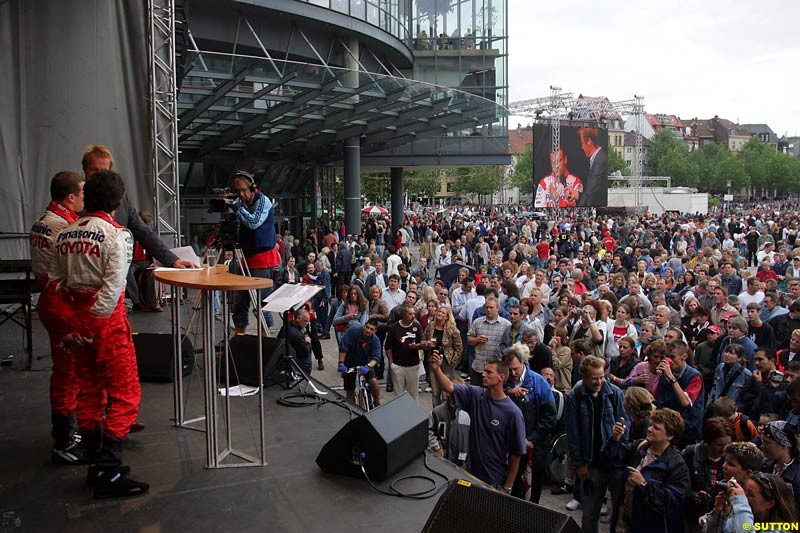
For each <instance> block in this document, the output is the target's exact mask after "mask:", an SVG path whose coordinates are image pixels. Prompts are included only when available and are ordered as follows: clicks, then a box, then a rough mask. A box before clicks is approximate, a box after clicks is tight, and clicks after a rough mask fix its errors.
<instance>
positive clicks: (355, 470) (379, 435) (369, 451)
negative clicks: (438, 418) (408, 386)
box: [317, 393, 428, 481]
mask: <svg viewBox="0 0 800 533" xmlns="http://www.w3.org/2000/svg"><path fill="white" fill-rule="evenodd" d="M427 447H428V415H427V414H426V413H425V411H423V410H422V409H421V408H420V406H419V405H418V404H417V402H416V401H415V400H414V398H412V397H411V396H409V395H408V393H405V394H402V395H401V396H398V397H397V398H395V399H394V400H391V401H389V402H386V403H385V404H382V405H380V406H378V407H377V408H375V409H373V410H372V411H370V412H368V413H365V414H363V415H361V416H359V417H358V418H354V419H353V420H351V421H349V422H348V423H347V424H345V425H344V426H343V427H342V429H340V430H339V431H338V432H337V433H336V435H334V436H333V438H332V439H331V440H329V441H328V442H327V444H325V446H323V447H322V450H321V451H320V452H319V455H318V456H317V464H318V465H319V467H320V468H321V469H322V470H323V471H325V472H328V473H330V474H342V475H346V476H356V477H363V474H362V472H361V466H360V464H359V457H360V456H362V455H363V462H364V467H365V469H366V471H367V475H368V476H369V478H370V479H371V480H373V481H381V480H383V479H386V478H387V477H388V476H391V475H392V474H394V473H395V472H397V471H398V470H400V469H401V468H403V467H404V466H405V465H407V464H408V463H409V462H410V461H411V460H412V459H414V458H416V457H419V456H420V455H422V453H424V452H425V448H427Z"/></svg>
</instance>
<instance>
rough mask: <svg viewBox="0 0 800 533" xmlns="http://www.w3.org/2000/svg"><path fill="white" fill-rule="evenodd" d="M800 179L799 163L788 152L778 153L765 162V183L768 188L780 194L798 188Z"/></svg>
mask: <svg viewBox="0 0 800 533" xmlns="http://www.w3.org/2000/svg"><path fill="white" fill-rule="evenodd" d="M798 180H800V165H798V161H797V159H796V158H794V157H792V156H790V155H788V154H779V153H777V152H775V156H774V157H773V158H772V159H771V160H770V161H769V162H768V163H767V185H768V187H769V188H770V189H772V190H773V191H775V192H776V193H777V194H778V195H780V196H782V195H783V194H785V193H787V192H794V191H797V190H798Z"/></svg>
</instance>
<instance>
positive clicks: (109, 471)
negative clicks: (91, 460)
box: [87, 436, 150, 500]
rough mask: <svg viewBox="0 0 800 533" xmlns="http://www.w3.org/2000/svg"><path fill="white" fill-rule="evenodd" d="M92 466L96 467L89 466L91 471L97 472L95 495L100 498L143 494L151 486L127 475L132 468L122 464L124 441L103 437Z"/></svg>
mask: <svg viewBox="0 0 800 533" xmlns="http://www.w3.org/2000/svg"><path fill="white" fill-rule="evenodd" d="M92 466H93V467H94V469H93V468H92V467H89V472H90V473H91V472H92V471H93V470H94V471H95V472H97V474H96V477H95V478H94V497H95V498H97V499H98V500H101V499H105V498H123V497H127V496H141V495H142V494H144V493H146V492H147V491H148V489H149V488H150V485H148V484H147V483H142V482H140V481H135V480H133V479H129V478H128V477H127V475H128V473H129V472H130V468H129V467H127V466H124V465H123V464H122V441H119V440H113V439H111V438H109V437H107V436H106V437H103V442H102V445H101V446H100V453H99V456H98V461H97V463H96V464H95V465H92ZM88 482H89V478H88V477H87V483H88Z"/></svg>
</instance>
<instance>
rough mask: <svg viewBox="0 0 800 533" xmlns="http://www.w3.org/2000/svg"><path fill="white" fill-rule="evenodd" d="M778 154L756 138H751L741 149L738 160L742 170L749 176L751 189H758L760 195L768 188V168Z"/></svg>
mask: <svg viewBox="0 0 800 533" xmlns="http://www.w3.org/2000/svg"><path fill="white" fill-rule="evenodd" d="M777 155H778V152H776V151H775V149H774V148H772V147H771V146H769V145H768V144H766V143H764V142H763V141H761V140H760V139H759V138H758V137H751V138H750V140H749V141H747V142H746V143H745V145H744V147H742V151H741V152H740V154H739V158H740V159H741V160H742V164H743V165H744V170H745V172H747V175H748V176H750V184H751V186H752V187H754V188H756V189H759V190H760V192H761V194H763V193H764V191H765V190H766V189H767V188H768V187H770V174H769V170H768V169H769V167H770V163H771V162H772V160H773V159H775V157H776V156H777Z"/></svg>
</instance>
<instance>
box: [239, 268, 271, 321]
mask: <svg viewBox="0 0 800 533" xmlns="http://www.w3.org/2000/svg"><path fill="white" fill-rule="evenodd" d="M279 273H280V267H275V268H252V269H250V275H251V276H253V277H256V278H269V279H271V280H273V281H274V280H276V279H278V274H279ZM259 292H260V295H259V301H258V302H257V303H256V307H257V308H258V309H261V306H262V305H263V303H262V301H263V300H264V298H266V297H267V296H269V295H270V294H271V293H272V288H269V289H260V291H259ZM231 312H232V313H233V325H234V326H236V327H239V328H246V327H247V324H248V323H249V322H250V292H249V291H237V292H236V293H234V296H233V309H232V311H231ZM264 319H265V320H266V321H267V326H269V327H272V326H273V325H274V324H275V321H274V320H273V319H272V313H269V312H264Z"/></svg>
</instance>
